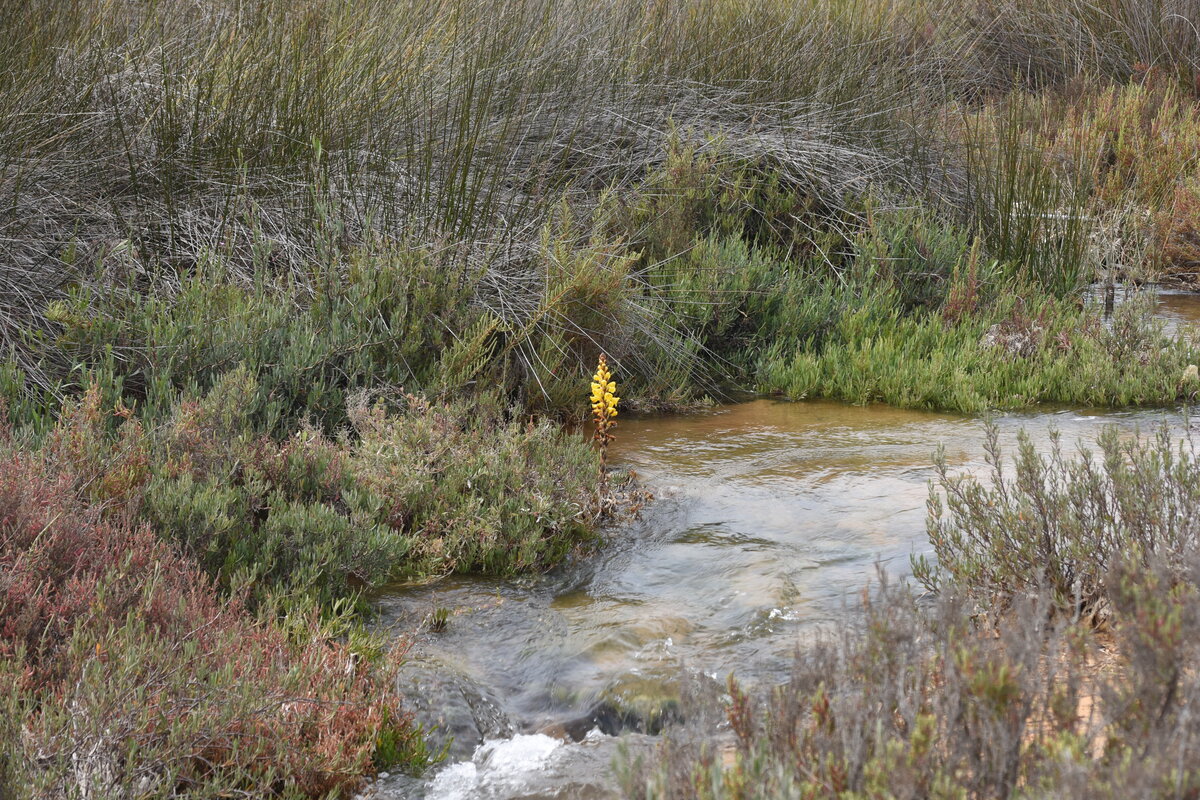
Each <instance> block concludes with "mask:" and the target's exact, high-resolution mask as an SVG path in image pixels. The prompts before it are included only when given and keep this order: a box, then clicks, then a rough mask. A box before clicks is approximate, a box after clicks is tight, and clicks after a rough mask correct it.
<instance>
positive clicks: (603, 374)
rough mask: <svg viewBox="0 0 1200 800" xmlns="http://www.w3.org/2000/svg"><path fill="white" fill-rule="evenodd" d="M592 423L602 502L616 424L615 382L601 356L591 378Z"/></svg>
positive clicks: (616, 398)
mask: <svg viewBox="0 0 1200 800" xmlns="http://www.w3.org/2000/svg"><path fill="white" fill-rule="evenodd" d="M591 389H592V394H591V398H590V399H591V405H592V421H593V423H594V424H595V426H596V434H595V436H593V437H592V438H593V439H594V440H595V441H596V442H598V443H599V445H600V489H599V491H600V497H601V501H603V497H604V493H605V489H606V488H607V486H608V469H607V464H608V444H609V442H611V441H612V439H613V435H612V433H611V430H612V426H613V425H615V424H616V422H614V418H615V417H616V416H617V403H618V402H619V401H620V400H621V398H619V397H617V382H616V381H614V380H613V379H612V373H611V372H610V371H609V369H608V359H607V358H606V357H605V356H604V355H603V354H601V356H600V359H599V361H597V363H596V374H595V375H593V376H592V386H591Z"/></svg>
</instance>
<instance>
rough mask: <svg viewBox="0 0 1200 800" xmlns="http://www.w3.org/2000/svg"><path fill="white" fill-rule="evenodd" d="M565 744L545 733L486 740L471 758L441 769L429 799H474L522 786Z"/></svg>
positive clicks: (429, 792) (434, 781)
mask: <svg viewBox="0 0 1200 800" xmlns="http://www.w3.org/2000/svg"><path fill="white" fill-rule="evenodd" d="M561 746H562V741H560V740H559V739H554V738H552V737H550V736H546V735H545V734H543V733H534V734H520V735H518V736H514V737H513V738H511V739H492V740H490V741H486V742H484V743H483V744H481V745H479V747H478V748H476V750H475V755H474V756H473V757H472V758H471V760H470V761H459V762H458V763H456V764H451V765H450V766H448V767H446V768H445V769H443V770H442V771H441V772H439V773H438V774H437V776H436V777H434V779H433V781H432V782H431V783H430V784H429V789H428V790H427V792H426V794H425V797H426V800H470V798H477V797H486V796H489V795H495V794H499V793H500V792H502V791H503V790H505V789H509V790H511V789H519V788H520V787H521V786H522V784H524V783H525V779H526V778H527V777H529V776H530V775H531V773H534V772H537V771H538V770H539V769H541V768H542V767H544V766H545V764H546V761H547V760H548V759H549V758H550V754H551V753H553V752H554V751H555V750H556V749H558V748H559V747H561Z"/></svg>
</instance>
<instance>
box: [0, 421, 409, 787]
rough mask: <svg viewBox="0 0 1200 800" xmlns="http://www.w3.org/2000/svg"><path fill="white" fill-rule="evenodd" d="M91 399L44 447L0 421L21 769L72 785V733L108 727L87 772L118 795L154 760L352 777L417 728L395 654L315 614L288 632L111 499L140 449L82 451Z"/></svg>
mask: <svg viewBox="0 0 1200 800" xmlns="http://www.w3.org/2000/svg"><path fill="white" fill-rule="evenodd" d="M89 407H90V408H93V409H94V408H95V404H94V403H93V404H91V406H89V403H88V402H87V400H85V402H84V403H83V404H82V405H81V406H80V409H82V411H80V409H77V410H76V416H74V417H72V416H70V415H68V418H67V419H66V420H65V421H64V424H63V425H62V426H60V428H59V430H58V431H57V432H56V433H55V435H54V436H53V437H52V438H51V442H50V446H49V447H48V448H47V449H46V451H44V452H36V453H35V452H29V451H25V450H22V449H20V448H18V447H16V446H15V445H14V444H13V442H12V438H11V436H9V435H8V432H7V430H5V431H3V432H2V433H3V435H2V436H0V660H5V661H8V662H9V663H10V664H14V665H16V666H17V670H16V671H14V672H10V673H7V674H8V675H9V677H10V679H11V678H12V676H13V675H17V676H19V677H17V678H16V679H15V680H14V683H15V684H16V685H15V686H9V687H5V689H3V690H8V691H19V692H21V693H22V694H23V695H24V697H25V701H24V702H25V708H26V709H27V710H28V711H29V712H31V713H30V715H29V719H28V720H27V724H26V727H25V731H24V736H25V741H24V744H23V745H22V747H23V751H24V761H25V765H24V768H25V769H26V770H27V774H26V778H27V779H28V780H30V781H36V782H37V783H38V784H39V785H44V786H46V787H48V789H47V790H48V791H51V792H52V791H56V790H63V791H65V790H66V788H67V787H68V786H69V785H71V783H72V782H76V783H77V782H78V781H79V780H80V778H79V777H78V776H79V771H80V769H81V768H80V766H79V763H78V757H77V754H78V753H79V752H80V751H81V749H88V751H89V752H100V750H101V749H102V748H98V747H97V746H96V744H95V741H94V740H95V739H97V738H98V737H97V735H96V734H95V733H94V732H95V731H100V732H102V733H101V734H100V735H99V738H103V739H105V740H106V741H108V744H107V745H106V747H107V749H103V752H104V753H105V754H106V755H105V756H104V758H103V759H101V760H103V761H104V763H103V767H102V768H100V767H95V768H89V769H91V772H89V773H88V776H89V777H88V778H87V779H88V780H90V781H92V784H93V785H100V784H104V783H105V782H107V784H106V785H107V787H108V789H109V790H111V791H113V792H116V793H118V794H119V793H120V790H121V789H122V788H123V787H126V786H134V785H137V786H140V787H143V788H144V787H145V785H146V783H145V781H146V780H148V778H147V776H148V775H149V776H151V778H152V780H153V781H158V782H160V783H164V784H169V785H170V786H171V787H172V788H171V789H169V790H168V791H174V789H175V788H177V787H188V786H202V785H203V786H205V787H212V786H213V785H225V786H234V787H236V786H247V785H251V786H254V787H255V788H256V789H259V790H261V789H262V788H264V786H265V787H267V788H274V789H280V790H281V789H285V788H286V789H287V790H289V791H293V792H294V791H299V792H301V793H303V794H307V795H312V796H317V795H322V794H324V793H326V792H329V791H331V790H346V789H349V788H351V787H353V786H354V785H355V784H356V783H357V781H358V780H359V777H360V776H361V775H362V774H364V773H365V772H368V771H369V770H370V768H371V762H372V757H373V755H374V752H375V747H376V743H377V741H378V737H379V736H380V734H381V733H382V732H384V731H390V732H392V733H393V734H396V735H398V736H399V737H400V740H401V741H404V739H405V737H412V736H413V735H414V734H413V733H412V729H411V726H410V725H409V724H408V718H407V717H406V716H405V715H404V714H403V712H402V711H401V709H400V708H399V706H398V702H397V698H396V696H395V694H394V693H393V692H392V690H391V682H390V680H389V675H390V672H391V670H392V668H394V665H395V658H396V657H398V656H399V653H397V654H395V656H394V657H393V658H392V659H390V660H389V661H388V663H387V664H386V665H385V666H384V667H383V668H377V667H367V666H364V665H358V664H356V663H355V658H354V657H353V656H352V655H351V653H350V652H349V651H348V650H347V649H346V648H345V647H343V646H341V645H339V644H337V643H335V642H331V641H327V640H326V637H325V636H324V635H322V634H320V633H319V631H320V630H321V626H320V621H319V619H317V618H316V617H315V616H313V617H311V618H309V619H308V620H307V630H308V631H310V632H311V633H310V634H304V635H302V636H301V637H291V638H290V637H289V635H288V634H287V632H286V631H285V630H284V629H283V628H282V627H281V626H279V625H278V624H275V623H274V622H271V621H265V622H264V621H260V620H257V619H255V618H253V617H252V616H250V615H249V614H248V613H247V612H246V611H245V609H244V608H243V607H242V605H241V604H240V603H238V602H237V601H236V599H234V600H229V599H227V598H222V597H220V596H219V595H218V593H217V592H216V590H215V588H214V586H213V584H212V582H211V580H210V579H209V578H208V577H207V576H206V575H204V574H203V573H202V572H201V571H200V570H199V569H198V568H197V567H196V566H195V565H194V564H193V563H191V562H190V561H189V560H188V559H186V558H185V557H184V556H182V555H181V554H179V553H178V552H177V551H176V550H175V549H174V548H173V547H172V546H170V545H169V544H168V543H166V542H164V541H162V540H160V539H159V538H158V537H157V536H156V535H155V534H154V532H153V531H152V530H150V529H149V528H148V527H146V526H137V525H134V524H133V523H131V522H130V521H129V517H130V516H131V515H126V514H124V513H115V514H114V513H112V510H113V509H114V507H115V508H117V509H118V511H119V510H120V507H121V505H122V504H123V503H124V502H125V500H126V499H128V498H129V497H130V496H131V491H132V489H133V487H135V486H136V484H137V483H138V482H139V481H140V480H141V478H140V477H139V474H138V469H139V464H140V463H141V462H140V458H141V456H138V455H136V450H137V448H136V447H131V448H128V450H127V451H122V450H121V448H120V446H118V448H117V455H116V456H115V457H114V456H112V455H111V454H110V455H107V456H102V455H101V454H100V453H99V452H98V451H97V452H91V451H89V447H90V445H89V442H90V438H89V436H88V435H87V431H86V430H85V429H86V427H87V426H88V425H93V426H94V425H95V424H97V423H98V420H97V419H96V418H95V417H94V414H92V412H91V411H89V410H88V409H89ZM80 414H82V417H81V416H79V415H80ZM126 424H130V423H126ZM73 426H74V427H73ZM80 426H83V428H80ZM137 435H140V434H139V433H138V432H137V431H133V432H132V433H131V434H129V435H126V436H123V437H119V438H120V440H121V442H123V443H126V444H128V443H130V442H133V441H134V438H133V437H134V436H137ZM101 463H103V465H104V466H103V468H100V467H99V465H100V464H101ZM114 467H115V468H114ZM95 476H100V477H99V478H98V479H97V478H96V477H95ZM113 476H116V477H115V478H114V477H113ZM98 486H100V487H101V488H100V491H98V492H97V491H95V490H96V488H97V487H98ZM302 629H303V628H302ZM294 638H303V639H304V641H302V642H300V643H296V642H295V641H294V640H293V639H294ZM64 720H70V723H69V725H66V724H64V722H63V721H64ZM89 736H90V737H91V738H90V739H87V737H89ZM81 739H87V741H86V742H84V741H81ZM135 741H136V744H137V748H136V751H132V750H130V749H129V745H130V744H131V743H133V742H135ZM85 745H86V747H85ZM131 752H133V753H136V755H130V753H131ZM32 753H36V754H37V757H36V759H35V758H33V757H32V756H31V754H32ZM0 756H2V754H0ZM97 758H98V759H99V758H100V757H99V756H97ZM138 781H141V782H140V783H138ZM97 782H99V783H97Z"/></svg>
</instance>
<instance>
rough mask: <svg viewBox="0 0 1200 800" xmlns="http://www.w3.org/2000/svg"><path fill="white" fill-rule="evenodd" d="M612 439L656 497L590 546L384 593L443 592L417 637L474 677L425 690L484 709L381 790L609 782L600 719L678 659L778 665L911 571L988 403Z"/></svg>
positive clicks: (433, 701)
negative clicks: (445, 613) (941, 456)
mask: <svg viewBox="0 0 1200 800" xmlns="http://www.w3.org/2000/svg"><path fill="white" fill-rule="evenodd" d="M1168 297H1170V296H1168ZM1167 313H1170V314H1173V315H1175V316H1174V317H1173V318H1172V319H1173V322H1179V321H1184V320H1185V318H1186V319H1200V302H1196V300H1195V298H1194V297H1188V298H1187V300H1186V301H1174V302H1169V304H1168V306H1167V308H1165V309H1164V316H1165V315H1166V314H1167ZM995 421H996V424H997V425H998V427H999V429H1000V432H1001V441H1002V442H1003V443H1006V444H1007V445H1008V446H1009V447H1010V449H1011V445H1012V444H1013V443H1014V442H1015V439H1016V435H1017V432H1018V431H1019V430H1021V429H1025V430H1026V431H1028V432H1029V434H1030V435H1031V437H1032V438H1033V440H1034V441H1035V442H1036V443H1038V445H1039V446H1041V447H1045V446H1047V445H1048V442H1049V433H1050V431H1051V430H1058V431H1060V432H1061V434H1062V438H1063V442H1064V444H1066V445H1068V446H1069V447H1074V445H1075V443H1076V442H1083V443H1088V442H1090V441H1092V440H1094V439H1095V437H1096V435H1097V434H1098V433H1099V430H1100V428H1101V427H1102V426H1103V425H1105V424H1116V425H1119V426H1121V427H1122V428H1123V429H1125V430H1127V431H1129V432H1130V433H1132V432H1133V431H1135V430H1137V429H1141V430H1143V431H1148V430H1149V429H1151V428H1153V427H1155V426H1157V425H1159V424H1162V423H1164V422H1166V423H1168V424H1170V425H1172V426H1173V427H1175V428H1180V427H1181V426H1182V424H1183V422H1182V417H1181V415H1180V413H1179V411H1178V410H1149V411H1132V412H1118V413H1102V412H1094V413H1093V412H1088V411H1079V410H1060V411H1051V412H1039V413H1035V414H1006V415H1003V416H1000V417H998V418H996V420H995ZM619 436H620V438H619V439H618V440H617V442H616V443H615V444H614V448H613V451H612V454H611V460H612V461H613V462H614V463H615V464H617V465H619V466H622V467H625V468H628V469H633V470H635V471H636V473H637V474H638V476H639V477H640V479H641V481H642V482H643V483H644V484H645V485H646V486H649V487H653V488H654V491H655V493H656V495H657V498H656V500H655V501H654V502H653V503H651V504H649V505H648V506H647V507H646V508H645V509H644V510H643V512H642V514H641V517H640V519H638V520H636V521H635V522H632V523H629V524H625V525H623V526H621V527H619V528H617V529H614V530H611V531H609V532H608V536H609V539H610V541H609V543H608V545H607V546H606V547H604V548H603V549H602V550H601V551H600V552H599V553H598V554H596V555H594V556H590V557H588V558H587V559H585V560H584V561H583V562H582V563H579V564H576V565H573V566H571V567H569V568H564V569H560V570H556V571H554V572H552V573H550V574H547V575H543V576H537V577H533V578H525V579H521V580H508V581H505V580H492V579H480V578H452V579H446V580H443V581H439V582H437V583H435V584H431V585H426V586H421V587H409V588H402V589H396V590H395V591H392V592H389V593H386V594H384V595H383V596H382V597H380V598H379V603H380V606H381V609H382V611H383V620H384V621H385V622H386V623H389V624H394V625H395V626H396V627H397V629H399V630H412V629H413V628H414V627H416V626H417V625H418V624H419V623H420V621H421V620H422V618H424V617H425V616H426V615H427V614H428V613H429V612H430V611H431V610H432V608H433V607H435V606H445V607H448V608H450V609H452V610H453V612H454V613H453V616H452V618H451V620H450V623H449V626H448V628H447V630H446V631H445V632H444V633H441V634H423V635H422V636H420V637H419V640H418V643H417V647H416V649H415V656H414V663H415V664H417V665H424V668H425V669H426V670H427V671H426V673H425V677H426V678H428V676H429V675H435V676H440V675H441V674H443V673H444V672H453V673H454V674H456V675H457V676H458V677H457V678H456V680H458V681H460V682H461V685H459V684H455V685H454V686H452V687H450V690H449V691H448V692H446V691H445V685H444V684H439V685H435V686H433V687H432V688H431V685H430V684H429V683H427V682H426V683H421V684H419V685H418V684H416V683H414V684H413V688H412V691H413V694H414V696H421V697H426V698H428V703H427V706H428V707H427V708H425V709H424V711H425V713H426V714H432V715H433V717H432V718H434V719H441V718H439V717H437V715H438V714H439V713H441V714H443V715H444V716H445V717H446V718H447V719H448V722H447V727H449V728H453V727H454V722H455V720H452V719H449V718H450V717H453V716H454V715H455V714H457V722H458V723H462V722H463V720H464V719H465V720H466V721H467V722H468V723H469V722H470V721H471V720H473V719H476V718H479V719H481V720H483V721H482V722H479V721H478V720H476V725H475V727H476V728H477V729H478V735H477V736H476V738H475V740H474V741H471V740H470V736H469V735H468V734H470V733H475V732H476V731H475V730H473V729H472V728H471V726H470V725H469V724H468V725H466V726H464V727H463V728H462V730H461V731H460V734H459V737H460V739H461V740H462V741H460V742H459V743H458V745H457V746H456V750H455V751H452V756H451V758H450V759H449V762H450V763H449V765H448V766H445V767H444V768H442V770H441V772H437V771H435V772H434V774H433V775H432V776H431V777H428V778H427V779H426V780H425V781H421V782H413V781H400V782H398V783H395V784H393V785H392V788H390V789H385V791H384V794H385V795H388V794H391V795H392V796H403V797H422V796H425V797H430V798H444V799H445V800H449V798H457V797H493V798H533V797H580V798H586V797H594V798H599V797H607V796H611V795H612V792H613V791H614V790H613V783H614V781H613V779H612V778H611V777H610V776H609V775H608V773H607V763H608V761H609V760H610V759H611V755H612V753H613V752H615V747H614V746H613V745H612V742H611V738H612V737H609V736H600V732H601V731H603V732H606V733H616V732H618V731H619V729H621V728H623V727H624V728H628V727H631V726H632V727H635V728H636V727H638V725H641V726H643V727H646V726H647V725H651V726H652V724H653V722H654V721H655V720H656V719H658V717H657V716H656V715H657V714H659V713H660V712H665V713H668V714H669V713H670V709H671V700H672V697H673V694H674V692H675V687H676V682H677V680H678V677H679V676H680V675H681V670H683V669H693V670H702V671H704V672H706V673H709V674H712V675H714V676H716V677H718V678H721V677H723V676H724V675H725V674H727V673H728V672H730V671H736V673H737V674H738V676H739V677H740V678H742V679H743V680H749V681H752V682H753V681H759V680H772V681H773V680H779V679H781V678H783V677H784V676H785V674H786V671H787V668H788V666H789V664H790V661H791V656H792V653H793V652H794V649H795V647H796V645H797V643H798V642H799V641H800V639H801V637H802V636H803V635H804V633H805V632H806V631H813V630H814V629H816V628H817V627H819V626H822V625H829V624H836V623H837V622H838V621H840V620H845V619H846V614H847V612H848V609H852V608H853V607H854V606H855V605H856V604H857V603H858V601H859V600H858V598H859V597H860V595H861V592H862V590H863V589H864V587H866V586H868V584H869V583H870V582H871V581H872V580H873V579H874V578H875V576H876V569H877V566H878V567H881V568H883V569H885V570H887V571H888V572H889V573H891V574H894V575H905V574H907V573H908V571H909V558H910V556H912V555H914V554H922V553H926V552H927V551H928V549H929V545H928V541H927V539H926V535H925V518H926V509H925V502H926V498H927V496H928V491H929V490H928V481H929V480H930V479H931V477H932V476H933V468H932V456H933V453H934V451H935V450H937V449H938V448H939V447H941V448H944V449H945V453H946V459H947V461H948V462H949V463H950V464H951V465H952V468H953V469H954V470H955V471H964V470H965V471H972V472H976V473H980V474H982V471H983V468H984V453H983V440H984V423H983V422H982V421H981V420H979V419H977V418H972V417H964V416H957V415H948V414H935V413H927V412H919V411H904V410H898V409H894V408H890V407H887V406H869V407H857V406H846V405H842V404H837V403H829V402H806V403H783V402H774V401H771V400H755V401H752V402H748V403H742V404H737V405H732V406H726V407H721V408H716V409H712V410H709V411H703V412H699V413H695V414H687V415H679V416H672V417H662V418H652V419H624V420H622V422H621V425H620V428H619ZM435 680H440V678H435ZM464 687H466V688H464ZM439 692H441V693H440V694H439ZM460 700H461V701H462V702H461V703H460ZM459 705H461V708H459V707H458V706H459ZM481 709H482V710H481ZM593 729H596V730H595V731H594V732H593V733H592V734H591V736H590V737H588V738H587V739H585V740H583V741H577V740H579V739H581V738H582V737H583V736H584V734H586V733H587V732H588V731H589V730H593ZM642 739H644V740H649V737H642ZM485 740H486V742H485ZM603 740H609V741H608V742H605V741H603ZM644 743H645V742H643V744H644ZM597 753H603V754H604V755H603V756H600V755H597ZM522 754H524V758H525V761H524V762H522ZM555 776H559V777H555Z"/></svg>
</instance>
